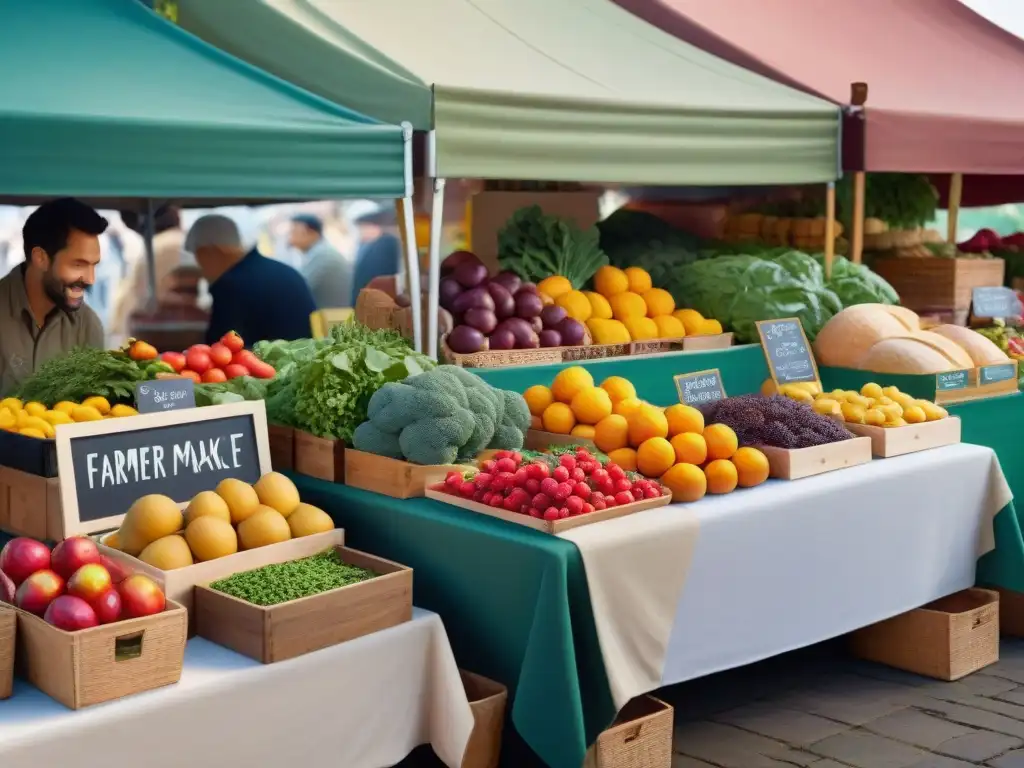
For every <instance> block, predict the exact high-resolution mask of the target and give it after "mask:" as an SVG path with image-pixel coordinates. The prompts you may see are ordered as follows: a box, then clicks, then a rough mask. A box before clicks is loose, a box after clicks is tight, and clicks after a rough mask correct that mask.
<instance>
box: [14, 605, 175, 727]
mask: <svg viewBox="0 0 1024 768" xmlns="http://www.w3.org/2000/svg"><path fill="white" fill-rule="evenodd" d="M187 623H188V620H187V616H186V614H185V609H184V608H183V607H182V606H181V605H179V604H178V603H176V602H174V601H173V600H170V599H168V601H167V607H166V609H165V610H164V612H163V613H158V614H156V615H155V616H145V617H143V618H141V619H126V620H125V621H118V622H116V623H114V624H102V625H100V626H98V627H93V628H91V629H82V630H79V631H78V632H65V631H64V630H62V629H57V627H54V626H52V625H50V624H47V623H46V622H45V621H43V620H42V619H41V618H39V617H38V616H34V615H32V614H31V613H26V612H25V611H22V610H19V611H18V669H19V670H21V674H22V675H23V676H24V677H25V678H26V679H27V680H28V681H29V682H30V683H32V684H33V685H34V686H36V688H38V689H39V690H41V691H42V692H43V693H45V694H47V695H48V696H50V697H52V698H54V699H56V700H57V701H59V702H60V703H61V704H63V705H64V706H66V707H68V708H70V709H81V708H82V707H88V706H91V705H93V704H101V703H103V702H105V701H113V700H114V699H120V698H123V697H125V696H130V695H132V694H135V693H142V692H143V691H149V690H152V689H153V688H160V687H162V686H165V685H171V684H172V683H176V682H178V680H180V679H181V666H182V662H183V661H184V658H185V628H186V625H187Z"/></svg>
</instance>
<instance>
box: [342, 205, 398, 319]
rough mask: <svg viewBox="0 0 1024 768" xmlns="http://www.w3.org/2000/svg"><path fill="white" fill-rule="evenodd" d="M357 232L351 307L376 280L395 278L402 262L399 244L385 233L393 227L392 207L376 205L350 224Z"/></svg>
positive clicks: (396, 239)
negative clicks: (357, 245) (356, 228)
mask: <svg viewBox="0 0 1024 768" xmlns="http://www.w3.org/2000/svg"><path fill="white" fill-rule="evenodd" d="M353 223H354V224H355V225H356V227H358V229H359V249H358V250H357V251H356V267H355V273H354V274H353V276H352V304H351V305H350V306H353V307H354V306H355V305H356V299H357V298H358V297H359V292H360V291H361V290H363V288H365V287H366V286H367V285H369V284H370V281H371V280H373V278H375V277H387V276H390V275H397V274H398V270H399V268H400V266H399V265H400V264H401V262H402V241H401V239H399V238H398V237H397V236H395V235H394V234H392V233H391V232H389V231H387V230H388V229H390V228H393V227H394V225H395V211H394V209H393V208H383V207H381V206H379V205H377V206H375V207H374V208H373V209H372V210H370V211H369V212H367V213H365V214H363V215H362V216H359V217H358V218H356V219H355V221H354V222H353Z"/></svg>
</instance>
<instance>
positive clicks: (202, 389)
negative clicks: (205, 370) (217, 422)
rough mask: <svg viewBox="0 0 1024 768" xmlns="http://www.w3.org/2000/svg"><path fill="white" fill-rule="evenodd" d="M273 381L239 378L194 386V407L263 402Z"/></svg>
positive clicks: (246, 377)
mask: <svg viewBox="0 0 1024 768" xmlns="http://www.w3.org/2000/svg"><path fill="white" fill-rule="evenodd" d="M272 383H273V379H256V378H253V377H252V376H239V377H238V378H236V379H231V380H230V381H224V382H221V383H219V384H196V387H195V392H196V405H198V406H206V405H225V404H227V403H240V402H242V401H243V400H264V399H266V396H267V390H268V389H269V388H270V385H271V384H272Z"/></svg>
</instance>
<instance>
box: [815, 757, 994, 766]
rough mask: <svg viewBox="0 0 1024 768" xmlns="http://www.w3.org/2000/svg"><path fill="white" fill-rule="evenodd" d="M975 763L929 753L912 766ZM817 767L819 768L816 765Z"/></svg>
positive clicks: (965, 764) (970, 764)
mask: <svg viewBox="0 0 1024 768" xmlns="http://www.w3.org/2000/svg"><path fill="white" fill-rule="evenodd" d="M974 765H975V764H974V763H965V762H964V761H963V760H957V759H956V758H954V757H946V756H945V755H929V756H928V757H926V758H925V759H924V760H922V761H921V762H920V763H914V764H913V765H912V766H910V768H974ZM815 768H818V767H817V766H815Z"/></svg>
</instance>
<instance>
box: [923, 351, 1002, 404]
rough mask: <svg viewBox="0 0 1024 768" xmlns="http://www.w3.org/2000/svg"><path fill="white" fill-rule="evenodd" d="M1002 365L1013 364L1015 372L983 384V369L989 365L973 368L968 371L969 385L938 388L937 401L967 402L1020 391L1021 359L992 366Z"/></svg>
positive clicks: (945, 402) (940, 402)
mask: <svg viewBox="0 0 1024 768" xmlns="http://www.w3.org/2000/svg"><path fill="white" fill-rule="evenodd" d="M1000 365H1008V366H1012V367H1013V374H1012V375H1011V376H1009V377H1008V378H1005V379H1003V380H1001V381H993V382H990V383H987V384H982V383H981V379H982V369H983V368H988V367H989V366H983V367H978V368H971V369H970V371H969V372H968V381H969V382H970V383H969V386H967V387H965V388H964V389H936V391H935V402H936V403H938V404H939V405H949V404H953V403H966V402H970V401H971V400H981V399H983V398H986V397H1001V396H1003V395H1012V394H1015V393H1017V392H1019V391H1020V385H1019V384H1018V383H1017V382H1018V379H1017V376H1018V373H1019V367H1020V361H1019V360H1013V359H1011V360H1007V361H1006V362H1005V363H994V364H993V365H992V366H991V367H996V366H1000Z"/></svg>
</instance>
